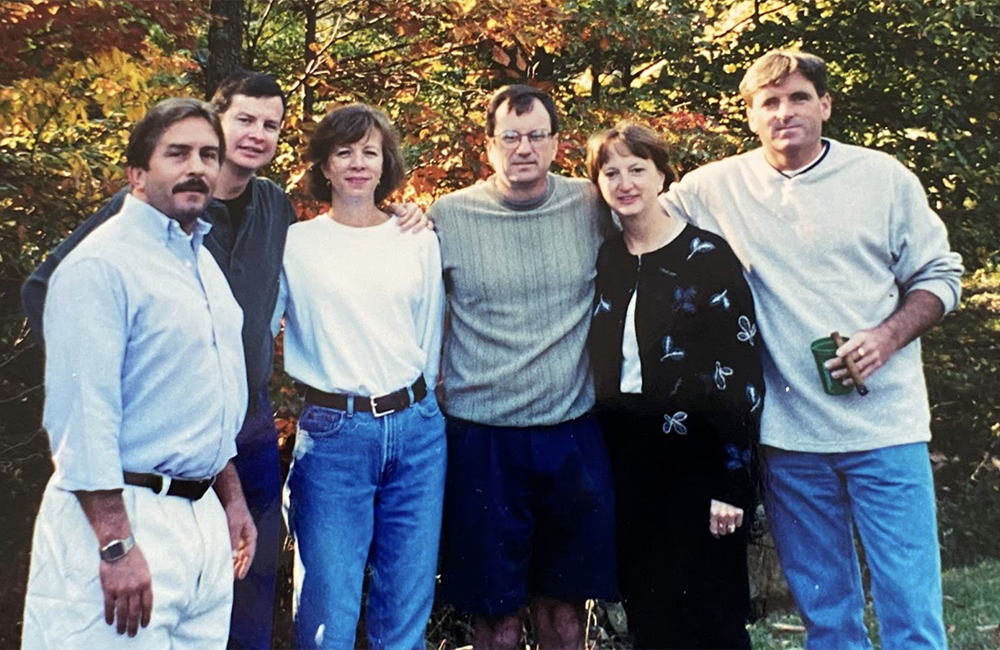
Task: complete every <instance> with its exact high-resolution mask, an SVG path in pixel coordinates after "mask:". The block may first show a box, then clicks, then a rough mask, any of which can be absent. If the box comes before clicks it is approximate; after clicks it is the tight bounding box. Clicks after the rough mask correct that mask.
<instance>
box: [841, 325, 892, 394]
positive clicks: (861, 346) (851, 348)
mask: <svg viewBox="0 0 1000 650" xmlns="http://www.w3.org/2000/svg"><path fill="white" fill-rule="evenodd" d="M898 349H899V348H898V346H897V345H896V342H895V341H894V340H893V338H892V336H891V335H890V334H889V331H888V328H885V327H882V326H879V327H873V328H872V329H867V330H861V331H859V332H855V333H854V334H852V335H851V337H850V339H849V340H848V341H846V342H845V343H844V344H843V345H842V346H840V347H839V348H837V356H836V357H835V358H833V359H830V360H829V361H827V362H826V363H825V364H824V365H825V366H826V367H827V369H828V370H830V375H831V376H832V377H833V378H834V379H836V380H837V381H840V382H841V383H843V384H844V385H845V386H851V385H853V384H854V381H853V380H852V379H851V375H850V372H849V371H848V370H847V364H846V363H845V361H844V360H845V359H847V358H850V359H852V360H853V361H854V367H855V368H857V370H858V374H859V375H860V376H861V378H862V379H867V378H868V377H870V376H871V375H872V374H873V373H874V372H875V371H876V370H878V369H879V368H881V367H882V366H884V365H885V364H886V363H888V361H889V358H890V357H891V356H892V355H893V354H895V353H896V350H898Z"/></svg>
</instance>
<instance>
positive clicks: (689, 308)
mask: <svg viewBox="0 0 1000 650" xmlns="http://www.w3.org/2000/svg"><path fill="white" fill-rule="evenodd" d="M697 296H698V288H697V287H675V288H674V311H682V312H685V313H687V314H693V313H694V312H695V311H696V309H695V305H694V299H695V298H696V297H697Z"/></svg>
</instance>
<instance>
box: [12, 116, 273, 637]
mask: <svg viewBox="0 0 1000 650" xmlns="http://www.w3.org/2000/svg"><path fill="white" fill-rule="evenodd" d="M223 155H224V144H223V134H222V126H221V125H220V123H219V119H218V116H217V115H216V113H215V111H214V110H213V109H212V107H211V106H209V105H208V104H206V103H204V102H200V101H197V100H193V99H168V100H166V101H164V102H161V103H160V104H158V105H156V106H155V107H154V108H153V109H151V110H150V111H149V112H148V113H147V114H146V116H145V117H144V118H143V119H141V120H140V121H139V122H138V123H137V124H136V126H135V128H134V130H133V131H132V134H131V136H130V138H129V144H128V150H127V159H128V168H127V169H128V178H129V183H130V185H131V193H130V194H129V195H128V196H127V197H125V199H124V201H123V202H122V207H121V210H120V211H119V212H118V214H117V215H115V217H114V218H113V219H111V220H110V221H109V222H108V224H107V225H106V226H105V227H104V228H101V229H100V230H99V231H97V232H95V233H94V234H93V235H92V236H90V237H88V238H87V240H86V241H85V242H83V243H81V245H80V246H79V247H77V248H76V250H74V251H73V252H72V253H71V254H70V255H69V256H67V258H66V259H65V260H64V261H63V263H62V265H61V266H60V268H59V269H58V271H56V273H54V274H53V276H52V279H51V283H50V284H51V290H50V291H49V297H48V300H47V303H46V307H45V328H46V329H45V334H46V342H47V350H46V352H47V356H46V363H45V387H46V400H45V412H44V418H43V423H44V426H45V428H46V429H47V431H48V432H49V436H50V440H51V446H52V454H53V461H54V465H55V472H54V474H53V476H52V478H51V480H50V481H49V484H48V486H47V487H46V490H45V494H44V497H43V499H42V505H41V508H40V510H39V514H38V519H37V521H36V525H35V534H34V540H33V544H32V558H31V572H30V578H29V581H28V590H27V595H26V598H25V607H24V632H23V637H22V647H24V648H31V649H36V648H117V647H123V648H124V647H135V640H134V639H132V638H131V637H136V636H137V635H139V638H140V639H142V645H143V647H150V648H154V647H155V648H167V647H175V646H198V647H218V648H221V647H223V646H224V645H225V643H226V637H227V633H228V629H229V614H230V609H231V605H232V577H233V575H235V576H236V577H237V578H240V577H242V576H243V575H244V574H245V573H246V570H247V568H248V566H249V565H250V563H251V562H252V560H253V556H254V551H255V546H256V534H257V533H256V528H255V526H254V523H253V520H252V518H251V516H250V513H249V511H248V509H247V506H246V502H245V501H244V499H243V494H242V491H241V489H240V482H239V478H238V477H237V474H236V469H235V466H234V464H233V462H232V458H233V456H234V455H235V454H236V444H235V443H236V433H237V431H238V430H239V428H240V424H241V423H242V420H243V415H244V413H245V410H246V403H247V389H246V381H245V367H244V362H243V350H242V347H241V346H240V344H239V332H240V330H241V327H242V324H243V317H242V313H241V311H240V308H239V305H238V304H237V302H236V300H235V298H234V297H233V294H232V292H231V291H230V289H229V285H228V283H227V282H226V278H225V276H224V275H223V273H222V270H221V269H220V268H219V266H218V264H217V263H216V261H215V260H214V259H213V258H212V256H211V254H209V252H208V251H207V250H205V247H204V246H203V245H202V244H203V242H204V238H205V235H206V233H207V232H208V231H209V229H210V228H211V226H210V225H209V224H207V223H206V222H204V221H203V220H201V219H200V218H199V216H200V215H201V214H202V212H203V210H204V208H205V205H206V203H207V202H208V201H209V200H210V198H211V193H212V191H213V190H214V189H215V187H216V182H217V180H218V176H219V169H220V166H221V161H222V158H223ZM140 628H145V629H143V630H141V631H140ZM126 633H127V636H126Z"/></svg>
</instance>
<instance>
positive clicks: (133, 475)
mask: <svg viewBox="0 0 1000 650" xmlns="http://www.w3.org/2000/svg"><path fill="white" fill-rule="evenodd" d="M122 473H123V474H124V475H125V484H126V485H134V486H136V487H145V488H149V489H150V490H152V491H153V492H156V493H157V494H166V495H167V496H171V497H183V498H185V499H190V500H191V501H197V500H198V499H200V498H202V497H203V496H205V493H206V492H208V488H210V487H212V485H213V484H214V483H215V477H214V476H213V477H212V478H207V479H205V480H203V481H189V480H187V479H180V478H171V477H169V476H160V475H159V474H140V473H139V472H122ZM164 489H165V490H166V491H164Z"/></svg>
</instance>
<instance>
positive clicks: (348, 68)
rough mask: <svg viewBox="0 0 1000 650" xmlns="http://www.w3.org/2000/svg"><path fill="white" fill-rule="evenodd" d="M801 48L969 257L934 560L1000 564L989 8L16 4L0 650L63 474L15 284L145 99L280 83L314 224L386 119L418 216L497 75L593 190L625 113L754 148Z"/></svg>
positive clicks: (0, 125) (6, 244) (287, 153)
mask: <svg viewBox="0 0 1000 650" xmlns="http://www.w3.org/2000/svg"><path fill="white" fill-rule="evenodd" d="M789 46H791V47H799V48H802V49H804V50H807V51H810V52H814V53H816V54H819V55H820V56H822V57H824V58H825V59H826V60H827V61H828V62H829V64H830V76H831V93H832V95H833V97H834V102H833V117H832V119H831V120H830V122H829V123H828V125H827V127H826V131H825V132H826V134H827V135H829V136H831V137H833V138H836V139H838V140H841V141H844V142H849V143H853V144H859V145H864V146H868V147H873V148H876V149H880V150H882V151H885V152H887V153H889V154H891V155H893V156H896V157H897V158H898V159H900V160H901V161H902V162H903V163H904V164H906V165H907V166H908V167H909V168H910V169H912V170H913V171H914V172H915V173H916V174H917V175H918V176H919V177H920V179H921V181H922V182H923V184H924V187H925V188H926V189H927V193H928V196H929V199H930V201H931V204H932V206H933V207H934V209H935V210H937V212H938V213H939V214H940V215H941V217H942V218H943V219H944V221H945V222H946V223H947V225H948V229H949V232H950V236H951V242H952V244H953V246H954V247H955V248H956V249H957V250H959V251H960V252H961V253H962V255H963V257H964V260H965V264H966V269H967V273H966V277H965V279H964V283H965V295H964V297H963V300H962V305H961V308H960V309H959V310H958V311H957V312H956V313H954V314H952V315H949V316H948V317H947V318H946V319H945V321H944V323H943V324H942V326H941V327H939V328H937V329H935V330H934V331H932V332H931V333H930V334H928V335H927V336H926V337H925V339H924V343H925V344H924V358H925V364H926V366H927V374H928V386H929V391H930V395H931V400H932V417H933V431H934V440H933V442H932V443H931V458H932V461H933V463H934V466H935V472H936V483H937V490H938V497H939V517H940V535H941V545H942V551H943V558H944V562H945V566H946V567H961V566H968V565H972V566H975V563H977V562H981V561H983V560H984V558H991V557H992V558H997V557H1000V543H998V542H997V538H996V532H997V531H998V530H1000V415H998V411H997V396H998V395H1000V374H998V371H997V367H998V359H1000V357H998V331H1000V272H998V267H997V264H998V262H1000V216H998V215H1000V65H998V64H1000V0H969V1H960V0H884V1H874V0H741V1H732V2H722V1H715V0H578V1H572V0H571V1H565V2H558V1H555V0H520V1H518V2H501V1H499V0H385V1H382V0H349V1H348V0H282V1H278V0H197V1H190V0H156V1H146V0H132V1H124V0H119V1H111V0H6V1H5V2H3V3H2V4H0V493H2V494H4V495H5V499H4V502H3V505H2V506H0V530H2V531H3V535H2V536H0V549H2V550H3V556H4V557H5V558H7V560H8V561H7V562H5V563H4V565H3V568H2V570H0V584H3V585H4V587H3V590H2V592H0V612H2V614H0V647H12V646H16V645H17V644H18V641H19V638H20V611H21V602H22V598H23V592H24V583H25V581H26V575H27V558H28V552H29V549H30V534H31V526H32V524H33V520H34V516H35V512H36V510H37V505H38V502H39V499H40V495H41V490H42V488H43V486H44V483H45V481H46V480H47V478H48V476H49V474H50V473H51V463H50V460H49V453H48V446H47V439H46V436H45V433H44V431H42V430H41V429H40V412H41V403H42V396H43V391H42V385H41V378H42V355H41V352H40V350H39V348H38V347H37V346H36V345H35V344H34V342H33V340H32V338H31V336H30V333H29V332H28V330H27V326H26V323H25V321H24V318H23V315H22V313H21V309H20V299H19V290H20V285H21V283H22V282H23V281H24V279H25V278H26V277H27V276H28V275H29V274H30V273H31V271H32V270H33V269H34V268H35V266H37V264H38V263H39V262H40V261H41V260H42V259H43V258H44V256H45V254H46V253H47V252H48V251H49V250H51V249H52V248H53V247H54V246H55V245H56V244H58V243H59V242H60V241H61V240H62V239H63V238H64V237H65V236H66V235H67V234H68V233H70V232H71V231H72V230H73V228H74V227H75V226H76V225H77V224H79V223H80V222H81V221H83V219H85V218H86V217H87V216H88V215H90V214H91V213H93V212H94V211H95V210H96V209H97V208H98V207H99V206H100V205H101V204H102V203H103V202H104V201H105V200H106V199H107V198H108V197H110V196H111V195H112V194H113V193H114V192H115V191H116V190H117V189H119V188H120V187H122V186H123V185H124V184H125V182H126V181H125V174H124V160H123V156H122V154H123V151H124V148H125V142H126V140H127V137H128V133H129V130H130V127H131V125H132V123H133V122H134V121H135V120H136V119H138V118H139V117H141V116H142V115H143V114H144V112H145V111H146V109H147V108H148V107H150V106H151V105H153V104H154V103H155V102H156V101H158V100H160V99H163V98H165V97H169V96H177V95H190V96H196V97H207V96H208V95H210V93H211V89H212V88H214V86H215V85H216V83H217V82H218V80H219V79H220V78H221V77H223V76H224V75H225V74H226V73H228V72H229V71H231V70H232V69H234V68H236V67H245V68H248V69H254V70H260V71H264V72H269V73H271V74H273V75H274V76H275V77H276V78H277V79H278V80H279V81H280V82H281V83H282V85H283V87H284V88H285V90H286V91H287V92H288V94H289V99H290V105H289V110H288V113H287V115H286V119H285V124H284V135H283V137H282V142H281V145H280V148H279V152H278V155H277V157H276V158H275V160H274V162H273V163H272V165H271V166H270V167H269V168H268V169H265V170H262V173H263V174H265V175H267V176H268V177H270V178H272V179H273V180H275V181H276V182H278V183H279V184H281V185H282V186H284V187H285V188H286V189H287V190H288V192H289V194H290V195H291V197H292V200H293V203H294V204H295V206H296V209H297V210H298V212H299V214H300V217H301V218H308V217H310V216H314V215H315V214H317V213H318V211H319V210H320V206H318V205H317V204H315V203H313V202H310V201H309V200H307V198H306V195H305V192H304V188H303V184H302V182H301V181H302V176H303V172H304V165H303V163H302V156H301V153H302V151H303V148H304V144H305V143H306V142H307V141H308V138H309V134H310V132H311V130H312V128H313V127H314V125H315V123H316V122H317V121H318V119H319V118H320V117H322V115H323V114H324V112H325V111H326V110H328V109H329V108H331V107H333V106H335V105H337V104H340V103H344V102H349V101H363V102H368V103H371V104H375V105H377V106H380V107H381V108H383V109H384V110H385V111H386V112H387V113H388V114H389V116H390V117H391V119H392V120H393V122H394V123H395V124H396V126H397V127H398V129H399V130H400V132H401V134H402V137H403V146H404V151H405V155H406V160H407V163H408V169H409V170H410V173H409V178H408V183H407V185H406V188H405V189H404V190H403V191H402V192H400V193H399V196H398V198H400V199H404V200H411V201H416V202H417V203H419V204H421V205H422V206H424V207H425V208H426V207H427V206H429V205H430V203H431V202H432V201H433V200H434V198H436V197H437V196H440V195H441V194H444V193H446V192H450V191H452V190H455V189H458V188H461V187H464V186H466V185H469V184H471V183H473V182H475V181H476V180H478V179H482V178H485V177H486V176H487V175H488V174H489V172H490V169H489V166H488V164H487V161H486V156H485V151H484V141H485V140H484V132H483V125H484V123H485V114H484V105H485V99H486V98H487V97H488V96H489V94H490V93H491V92H492V91H493V90H494V89H495V88H497V87H499V86H501V85H504V84H507V83H530V84H533V85H537V86H539V87H541V88H543V89H545V90H547V91H549V92H550V93H551V94H552V95H553V96H554V97H555V98H556V101H557V104H558V105H559V108H560V112H561V115H562V116H563V118H564V120H563V125H562V129H561V131H562V133H561V144H560V151H559V155H558V156H557V158H556V162H555V164H554V169H555V171H558V172H561V173H565V174H570V175H581V173H582V162H583V156H584V143H585V141H586V138H587V137H588V136H589V135H590V134H591V133H593V132H595V131H597V130H599V129H601V128H605V127H608V126H610V125H612V124H613V123H614V122H616V121H617V120H618V119H620V118H623V117H630V118H634V119H639V120H642V121H645V122H647V123H649V124H651V125H653V126H654V127H655V128H657V129H658V130H659V131H660V132H661V133H662V134H663V135H664V136H665V137H666V139H667V140H668V142H670V143H671V144H672V145H673V163H674V164H675V166H676V168H677V171H678V173H680V174H683V173H684V172H686V171H689V170H691V169H693V168H695V167H697V166H699V165H701V164H703V163H706V162H708V161H711V160H715V159H717V158H720V157H722V156H724V155H729V154H732V153H736V152H739V151H744V150H747V149H749V148H752V147H754V146H756V143H755V141H754V138H753V135H752V134H751V133H750V132H749V131H748V129H746V127H745V124H744V112H743V111H744V108H743V106H742V104H741V101H740V100H739V98H738V95H737V92H736V89H737V85H738V83H739V80H740V78H741V76H742V73H743V71H744V70H745V69H746V66H747V65H748V64H749V63H750V62H751V61H753V60H754V59H755V58H756V57H757V56H759V55H760V54H762V53H764V52H765V51H767V50H769V49H771V48H773V47H789ZM845 191H850V188H845ZM844 281H845V282H850V281H851V279H850V278H845V279H844ZM275 379H276V381H275V382H274V394H275V398H276V404H277V405H278V407H279V411H278V422H279V426H280V427H281V428H282V433H283V436H285V437H286V438H287V436H289V435H291V434H293V433H294V422H295V413H296V411H297V408H298V404H297V402H296V400H295V399H294V395H293V391H291V389H290V386H289V384H288V382H287V381H286V380H285V379H284V378H283V376H282V375H281V373H280V367H279V372H276V377H275ZM192 395H193V396H195V395H196V391H195V392H193V393H192ZM178 408H197V402H196V398H195V397H193V399H192V404H190V405H178ZM285 604H286V605H287V601H285ZM285 613H286V614H287V612H285ZM439 623H440V621H439ZM438 627H439V636H442V635H443V637H447V636H448V635H447V634H445V633H444V631H443V628H444V627H445V625H444V623H441V624H440V625H439V626H438ZM443 637H442V638H431V635H429V637H428V643H429V644H430V645H431V646H437V645H438V644H439V643H444V644H445V645H448V644H449V643H450V642H451V640H452V639H450V638H443ZM282 638H285V637H280V635H279V637H278V638H277V641H278V642H279V643H281V642H282ZM970 647H971V646H970ZM983 647H988V646H983Z"/></svg>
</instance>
